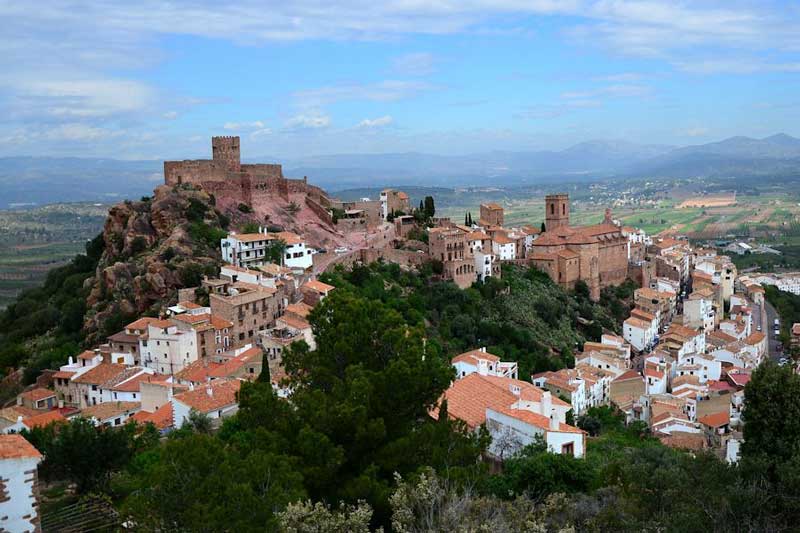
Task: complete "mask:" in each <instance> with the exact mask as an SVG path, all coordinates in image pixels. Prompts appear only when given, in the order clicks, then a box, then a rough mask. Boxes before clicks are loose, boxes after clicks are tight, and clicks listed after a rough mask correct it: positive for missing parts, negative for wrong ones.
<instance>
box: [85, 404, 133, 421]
mask: <svg viewBox="0 0 800 533" xmlns="http://www.w3.org/2000/svg"><path fill="white" fill-rule="evenodd" d="M141 407H142V404H141V403H139V402H103V403H98V404H97V405H90V406H89V407H87V408H85V409H83V410H81V414H80V416H81V417H83V418H95V419H97V420H101V421H102V420H106V419H108V418H113V417H115V416H118V415H123V414H125V413H133V412H136V411H138V410H139V409H141Z"/></svg>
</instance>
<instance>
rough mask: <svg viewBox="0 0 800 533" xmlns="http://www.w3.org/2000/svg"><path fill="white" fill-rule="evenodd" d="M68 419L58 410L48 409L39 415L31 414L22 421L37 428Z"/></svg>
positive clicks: (30, 427) (29, 426)
mask: <svg viewBox="0 0 800 533" xmlns="http://www.w3.org/2000/svg"><path fill="white" fill-rule="evenodd" d="M66 421H67V419H66V418H64V415H62V414H61V413H59V412H58V411H57V410H56V411H47V412H46V413H42V414H39V415H34V416H29V417H28V418H25V419H24V420H23V421H22V423H23V424H25V426H26V427H27V428H29V429H33V428H37V427H45V426H49V425H50V424H52V423H54V422H66Z"/></svg>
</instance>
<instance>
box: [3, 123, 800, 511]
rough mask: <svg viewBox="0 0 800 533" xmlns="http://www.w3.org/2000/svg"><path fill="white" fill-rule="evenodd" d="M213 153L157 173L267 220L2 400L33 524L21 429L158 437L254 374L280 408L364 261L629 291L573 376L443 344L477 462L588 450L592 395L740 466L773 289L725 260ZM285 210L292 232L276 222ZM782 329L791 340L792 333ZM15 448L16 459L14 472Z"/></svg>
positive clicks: (624, 234) (679, 244) (619, 232)
mask: <svg viewBox="0 0 800 533" xmlns="http://www.w3.org/2000/svg"><path fill="white" fill-rule="evenodd" d="M212 145H213V159H212V160H210V161H205V162H202V161H200V162H196V161H195V162H167V163H165V169H164V172H165V184H166V185H168V186H171V187H198V188H200V189H202V190H204V191H205V192H207V193H209V194H212V195H214V197H215V199H216V205H217V206H218V207H221V208H224V207H227V208H229V209H232V210H234V211H235V210H237V209H239V210H241V209H240V207H239V206H240V205H245V207H246V208H249V209H252V211H254V212H255V214H256V215H257V217H258V219H259V220H262V221H263V222H262V223H260V224H257V225H256V227H255V228H252V227H251V228H250V230H249V231H239V232H236V231H229V232H228V234H227V235H226V236H225V237H224V238H221V239H220V241H219V243H218V244H219V254H220V257H221V258H222V263H221V266H220V267H219V268H218V269H217V270H216V274H215V275H209V274H206V275H204V276H202V278H201V280H200V282H199V284H198V285H197V286H191V287H182V288H180V289H178V290H177V291H175V294H171V295H170V296H169V301H168V302H164V304H165V305H164V306H163V312H162V313H160V316H156V317H154V316H144V315H142V316H139V317H137V318H136V319H135V320H132V321H131V322H129V323H127V324H125V325H124V327H122V328H121V329H120V330H119V331H116V332H113V333H112V334H110V335H108V336H107V337H106V338H104V339H101V340H100V342H98V343H97V345H96V346H93V347H91V349H87V350H85V351H83V352H82V353H80V354H78V355H77V356H76V357H74V358H70V360H69V361H68V362H67V363H66V364H64V365H62V366H60V367H59V368H52V369H48V370H45V371H44V372H42V373H41V375H40V376H39V377H38V378H37V381H36V384H35V385H33V386H31V387H29V388H27V389H26V390H24V391H23V392H21V393H20V394H19V395H18V396H17V397H16V400H15V401H14V403H13V405H9V406H6V407H4V408H3V409H2V410H0V432H2V433H3V434H5V435H7V436H6V437H2V439H3V440H0V451H2V452H3V454H2V455H0V464H2V465H3V466H2V468H3V470H2V471H3V472H4V473H3V477H6V478H8V477H9V476H11V477H12V478H13V479H17V478H19V480H22V481H20V482H21V483H22V485H24V486H25V487H26V489H25V490H26V491H28V492H27V493H25V494H23V493H22V492H24V491H22V492H20V491H17V492H15V493H14V494H13V495H12V497H13V498H14V499H17V498H23V499H25V500H26V501H28V502H30V503H29V505H28V507H27V508H26V509H25V511H26V512H21V513H20V516H23V515H24V516H28V517H29V518H28V519H27V520H33V519H32V518H30V517H35V516H36V510H35V507H33V503H32V502H33V501H34V500H31V499H30V498H29V496H30V494H36V489H35V488H34V483H35V476H33V477H29V476H28V473H29V472H30V470H31V465H32V464H35V463H36V462H37V461H39V460H40V459H41V456H40V455H39V454H38V452H37V451H36V450H35V449H32V447H30V446H28V447H26V448H24V449H23V448H22V447H21V445H20V447H18V446H17V445H18V444H19V439H18V438H17V439H16V440H12V439H15V437H12V435H13V434H16V433H20V432H22V431H25V430H31V429H34V428H37V427H43V426H47V425H49V424H53V423H64V422H66V421H67V420H69V419H72V418H76V417H77V418H83V419H86V420H89V421H91V422H92V423H93V424H94V425H96V426H105V427H110V428H115V427H122V426H124V425H126V424H127V423H128V422H129V421H135V422H137V423H140V424H147V423H152V424H153V425H154V426H155V428H157V430H158V431H159V433H160V434H161V435H167V434H169V433H170V432H172V431H176V430H178V429H179V428H181V427H182V426H183V425H184V424H186V423H188V422H190V421H191V419H192V417H196V416H203V417H207V418H208V419H209V420H210V421H211V423H212V424H213V426H214V427H219V425H220V424H221V423H222V421H223V420H224V419H226V418H228V417H230V416H232V415H233V414H235V413H236V412H237V410H238V409H239V396H238V391H239V390H240V387H241V386H242V383H244V382H248V381H255V380H262V381H263V380H268V381H269V383H271V386H272V388H273V390H274V391H275V392H276V393H277V395H278V397H279V398H283V399H284V400H285V399H287V398H289V397H290V396H291V393H292V391H291V388H290V387H289V386H288V384H287V381H286V380H285V377H286V370H285V368H284V366H283V361H282V355H283V353H284V352H285V351H286V350H287V347H289V346H291V345H292V344H293V343H295V342H297V341H304V342H305V343H306V344H307V345H308V346H309V348H310V349H311V350H314V349H315V346H316V343H315V332H314V329H313V328H312V326H311V323H310V322H309V314H310V313H312V312H313V311H314V309H315V308H317V307H318V306H320V305H322V304H323V302H325V299H326V298H328V297H329V296H330V295H331V294H332V293H334V292H335V291H336V290H337V287H335V286H333V285H330V284H328V283H326V282H325V279H326V277H325V273H326V272H331V271H333V270H334V269H336V268H340V267H341V268H347V267H350V266H352V265H357V264H369V263H372V262H374V261H383V262H387V263H395V264H398V265H399V266H400V267H401V268H402V269H409V270H411V269H415V268H417V267H420V266H421V265H424V264H428V265H431V268H432V271H433V273H434V274H435V276H437V277H438V279H440V280H441V281H445V282H452V283H454V284H456V285H457V286H458V287H460V288H466V287H470V286H472V285H473V284H475V283H479V284H480V283H482V282H486V281H487V280H488V279H489V278H497V277H502V272H503V266H504V265H516V266H522V267H526V268H530V267H534V268H536V269H538V270H540V271H542V272H544V273H545V274H546V275H547V276H549V278H550V279H551V280H552V282H553V283H554V284H556V285H558V286H559V287H561V288H563V289H564V290H568V291H573V290H578V289H579V288H581V289H582V288H583V287H585V289H586V290H587V291H588V294H589V297H590V298H591V299H593V300H597V299H598V298H599V297H600V293H601V291H602V290H603V289H605V288H608V287H614V286H616V285H619V284H621V283H623V282H625V280H627V279H631V280H633V282H634V283H635V286H636V287H637V288H636V289H635V292H634V295H633V301H632V310H631V311H630V315H629V316H628V317H627V318H626V319H625V320H624V321H623V322H622V324H621V329H620V331H618V332H614V331H605V332H603V334H602V335H601V336H600V338H598V339H595V340H593V341H587V342H585V343H584V344H583V346H581V347H580V349H579V351H577V353H575V358H574V359H575V362H574V366H573V367H571V368H564V369H561V370H557V371H548V372H542V373H537V374H534V375H519V366H518V364H517V363H516V362H515V361H504V360H503V358H501V357H499V356H497V355H494V354H492V353H490V351H488V350H487V348H485V347H482V346H474V347H473V349H472V350H470V351H467V352H465V353H459V354H449V355H450V356H451V364H452V367H453V380H452V383H451V384H450V386H449V387H448V388H447V389H446V391H445V392H444V394H443V395H442V397H441V399H440V400H441V401H440V402H439V403H438V404H437V406H436V407H435V408H434V409H432V410H431V411H430V413H429V415H430V416H431V417H432V418H434V419H437V418H438V417H439V416H440V415H441V410H440V408H441V406H442V402H444V401H445V400H446V405H447V410H446V413H447V416H448V417H450V418H451V419H454V420H460V421H462V422H463V423H465V424H466V426H467V427H468V428H470V430H473V431H475V432H478V431H480V428H485V429H486V430H487V431H488V434H489V436H490V444H489V446H488V449H487V453H486V457H485V459H486V460H487V461H491V462H492V463H495V464H500V465H501V464H502V463H503V461H505V460H507V459H508V458H510V457H513V456H514V455H515V454H517V453H518V452H520V451H521V450H522V449H523V448H525V447H526V446H528V445H531V444H534V443H535V442H538V441H539V440H542V441H543V442H544V444H545V445H546V447H547V449H548V450H549V451H550V452H552V453H554V454H564V455H570V456H573V457H576V458H581V457H583V456H584V454H585V452H586V446H587V438H589V437H590V434H589V433H588V432H587V430H585V429H581V428H579V427H577V425H576V422H575V421H576V420H578V419H579V418H580V417H581V416H583V415H585V414H587V412H588V411H589V410H590V409H592V408H595V407H601V406H608V407H612V408H613V409H614V410H616V411H618V412H620V413H622V414H623V415H624V418H625V421H626V422H628V423H633V422H643V423H645V424H646V425H647V427H648V428H649V431H650V433H651V434H652V435H654V436H655V437H657V438H658V439H659V440H661V442H662V443H663V444H665V445H666V446H669V447H674V448H679V449H686V450H692V451H698V450H711V451H712V452H713V453H715V454H717V455H718V456H719V457H721V458H724V459H725V460H726V461H728V462H730V463H735V462H736V461H737V460H738V458H739V448H740V446H741V443H742V439H743V437H742V431H741V427H742V409H743V405H744V392H743V391H744V388H745V386H746V384H747V383H748V381H749V379H750V375H751V373H752V372H753V371H754V369H756V368H757V367H759V365H761V364H762V363H763V362H764V361H765V360H767V359H769V358H770V357H775V353H776V352H775V346H774V344H775V341H774V339H773V338H772V337H771V334H772V330H773V324H772V323H771V322H770V321H769V319H768V318H769V317H768V313H767V306H766V302H765V298H764V288H763V286H762V285H764V284H769V283H770V280H767V279H763V278H761V277H754V276H750V275H746V274H742V275H740V274H739V273H738V272H737V269H736V267H735V266H734V264H733V262H732V261H731V260H730V258H729V257H726V256H723V255H718V254H717V252H716V251H715V250H711V249H703V248H696V247H693V246H692V245H691V244H690V243H689V242H688V240H686V239H684V238H680V237H670V238H657V237H652V236H649V235H647V234H646V233H645V232H643V231H642V230H639V229H637V228H634V227H629V226H624V225H622V224H621V223H619V222H618V221H616V220H615V219H614V216H613V213H612V212H611V211H610V210H607V211H606V216H605V219H604V220H603V221H602V222H601V223H600V224H596V225H592V226H573V225H572V224H571V223H570V216H569V208H570V203H569V197H568V196H567V195H564V194H557V195H551V196H547V197H546V198H545V206H546V216H545V220H544V223H543V224H541V225H525V226H521V227H509V226H507V225H505V224H504V217H503V208H502V207H501V206H500V205H497V204H494V203H485V204H482V205H481V206H480V213H479V217H478V219H477V220H472V219H471V216H468V217H467V220H465V221H464V222H465V223H464V224H462V223H460V222H461V221H458V222H455V221H452V220H450V219H447V218H437V217H436V214H435V208H434V207H433V199H431V200H430V202H429V205H425V203H427V202H421V205H420V207H419V208H417V207H416V206H412V205H411V202H410V200H409V197H408V195H406V194H405V193H403V192H402V191H397V190H391V189H387V190H385V191H383V193H382V194H381V196H380V198H378V199H375V200H369V199H363V200H360V201H355V202H342V201H339V200H336V199H332V198H330V197H329V196H328V195H327V194H326V193H325V192H324V191H322V190H321V189H318V188H316V187H314V186H312V185H309V184H308V182H307V180H305V179H304V180H287V179H284V178H283V175H282V171H281V169H280V166H278V165H243V164H241V163H240V160H239V152H238V146H239V144H238V138H235V137H226V138H214V140H213V142H212ZM290 205H291V206H294V207H292V208H291V209H290V211H295V212H296V213H295V215H294V216H293V217H289V218H292V220H294V228H293V230H289V229H287V228H286V225H287V224H285V222H287V220H289V218H287V217H285V216H284V214H281V213H284V212H285V210H286V209H287V208H288V206H290ZM282 223H283V224H282ZM253 230H255V231H253ZM306 230H307V231H306ZM793 331H796V332H797V335H798V336H800V325H795V326H794V328H793ZM786 362H788V361H786ZM10 447H13V449H14V450H16V451H14V452H13V453H11V452H9V451H8V450H9V448H10ZM29 448H30V449H29ZM18 455H19V456H24V458H25V461H26V462H24V465H23V466H20V467H19V468H20V470H19V471H15V472H11V473H7V466H5V465H6V464H9V461H15V460H16V459H18V457H17V456H18ZM20 464H22V463H20ZM14 476H16V477H14ZM0 526H2V523H0ZM3 527H4V526H3Z"/></svg>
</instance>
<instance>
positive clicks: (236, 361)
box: [208, 347, 264, 378]
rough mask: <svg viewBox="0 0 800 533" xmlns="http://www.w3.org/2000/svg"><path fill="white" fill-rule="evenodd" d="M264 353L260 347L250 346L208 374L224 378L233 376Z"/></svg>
mask: <svg viewBox="0 0 800 533" xmlns="http://www.w3.org/2000/svg"><path fill="white" fill-rule="evenodd" d="M263 355H264V352H263V351H262V350H261V348H259V347H254V348H250V349H249V350H245V351H244V352H242V353H240V354H239V355H237V356H236V357H233V358H231V359H228V360H227V361H225V362H224V363H222V364H220V365H219V366H217V367H216V368H214V369H212V370H211V371H210V372H209V373H208V375H209V376H211V377H212V378H224V377H230V376H232V375H233V374H234V373H235V372H236V371H237V370H239V369H240V368H242V367H243V366H244V365H246V364H247V363H249V362H250V361H253V360H254V359H255V360H258V359H260V358H261V357H262V356H263Z"/></svg>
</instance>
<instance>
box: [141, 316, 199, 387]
mask: <svg viewBox="0 0 800 533" xmlns="http://www.w3.org/2000/svg"><path fill="white" fill-rule="evenodd" d="M183 328H185V329H183ZM139 344H140V349H139V353H141V354H142V366H144V367H145V368H149V369H152V370H154V371H155V372H158V373H159V374H165V375H169V376H172V375H175V374H177V373H178V372H180V371H181V370H183V369H184V367H186V366H188V365H189V364H191V363H193V362H194V361H197V358H198V340H197V332H196V331H195V330H194V329H193V328H192V327H191V326H189V325H184V324H181V325H180V326H179V325H178V324H176V323H173V322H170V321H168V320H157V321H155V322H151V323H150V324H149V325H148V326H147V338H146V339H143V340H141V341H140V342H139Z"/></svg>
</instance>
